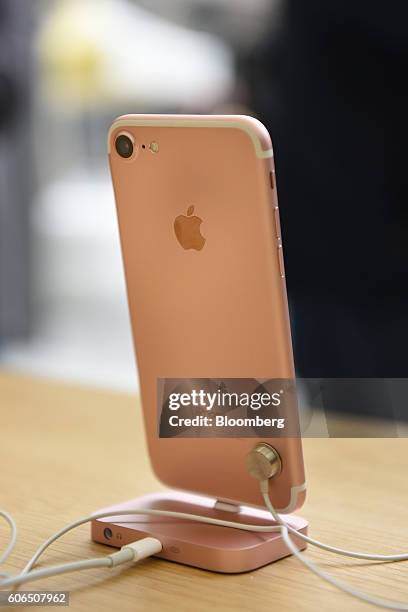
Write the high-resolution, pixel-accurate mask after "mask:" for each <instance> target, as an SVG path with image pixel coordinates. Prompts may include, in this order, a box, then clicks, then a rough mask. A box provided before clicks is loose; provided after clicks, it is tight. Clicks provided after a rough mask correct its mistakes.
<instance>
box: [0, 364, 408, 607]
mask: <svg viewBox="0 0 408 612" xmlns="http://www.w3.org/2000/svg"><path fill="white" fill-rule="evenodd" d="M304 447H305V461H306V469H307V477H308V487H309V488H308V500H307V502H306V505H305V507H304V509H303V514H304V516H306V518H308V519H309V521H310V524H311V528H310V533H311V535H312V536H314V537H317V538H320V539H322V540H323V541H326V542H328V543H331V544H333V545H338V546H343V547H349V548H356V549H358V550H362V551H367V552H368V551H372V552H374V551H375V552H384V553H392V552H394V553H395V552H402V550H404V549H408V527H407V521H406V518H407V502H408V487H407V457H408V440H407V439H355V438H354V439H331V440H327V439H307V440H305V441H304ZM0 466H1V467H0V507H2V508H4V509H5V510H8V511H9V512H11V513H12V514H13V516H14V517H15V518H16V520H17V522H18V527H19V539H18V546H17V548H16V551H15V553H14V554H13V556H12V557H11V559H10V560H9V562H8V563H7V564H6V566H5V569H6V571H7V570H8V571H11V572H16V571H17V570H19V569H21V568H22V567H23V565H24V563H25V561H26V560H27V559H28V557H29V556H30V555H31V554H32V553H33V552H34V550H35V548H36V547H37V546H38V545H39V544H40V543H41V542H42V541H43V540H44V539H45V538H47V537H48V536H49V535H50V534H51V533H53V532H54V531H56V530H57V529H59V528H61V527H62V526H64V525H65V524H66V523H67V522H70V521H72V520H74V519H76V518H78V517H81V516H83V515H84V514H87V513H90V512H92V511H94V510H96V509H98V508H100V507H104V506H108V505H110V504H113V503H115V502H119V501H123V500H125V499H129V498H131V497H136V496H137V495H139V494H143V493H146V492H149V491H154V490H157V489H159V488H162V487H161V485H160V484H158V482H157V481H156V479H155V477H154V476H153V474H152V472H151V469H150V466H149V463H148V460H147V457H146V452H145V442H144V435H143V429H142V420H141V412H140V405H139V402H138V399H137V398H136V397H132V396H129V395H122V394H118V393H110V392H105V391H95V390H87V389H81V388H75V387H70V386H66V385H62V384H57V383H49V382H47V381H40V380H34V379H30V378H24V377H19V376H16V375H13V374H11V373H4V372H3V373H2V374H0ZM7 538H8V532H7V528H6V527H5V526H4V525H3V523H0V547H1V548H3V547H4V546H5V544H6V542H7ZM109 550H111V549H108V548H107V547H104V546H101V545H99V544H94V543H92V542H91V541H90V539H89V527H88V526H84V527H82V528H79V529H77V530H76V531H75V532H72V533H71V534H68V535H67V536H65V538H63V539H62V540H61V541H59V542H58V543H56V544H55V545H54V546H53V547H52V549H51V550H50V551H49V552H48V553H47V554H46V555H45V557H44V562H47V563H55V562H61V561H68V560H74V559H78V558H85V557H89V556H94V555H97V554H104V553H105V552H108V551H109ZM307 554H308V555H310V557H311V558H312V559H314V560H316V561H319V562H320V563H321V564H322V567H324V568H325V569H328V570H329V571H331V572H332V573H333V575H335V576H337V577H339V578H342V579H344V580H347V581H349V582H350V583H351V584H353V585H354V586H355V587H358V588H361V589H367V590H369V591H370V592H372V593H376V594H377V595H382V596H388V597H394V598H399V599H404V597H405V599H406V600H407V601H408V593H407V590H406V589H404V585H405V584H406V576H407V572H408V567H406V566H405V564H403V563H398V564H393V565H390V564H387V565H381V564H374V563H365V562H362V561H357V560H352V559H347V558H342V557H334V556H329V555H328V554H326V553H323V552H321V551H319V550H313V549H312V548H309V549H308V551H307ZM27 588H29V589H30V588H31V589H33V590H37V589H45V588H47V589H55V590H57V589H66V590H69V591H70V592H71V606H70V609H71V610H75V611H87V612H88V611H92V610H98V611H105V610H109V611H111V610H121V611H127V610H149V611H152V610H164V611H167V610H168V611H176V610H177V611H184V610H185V611H190V610H192V609H194V610H210V609H211V610H212V611H214V610H248V611H252V610H256V611H257V612H259V611H263V610H265V611H266V610H268V611H270V610H279V612H286V611H299V610H302V611H303V610H304V611H313V612H315V611H316V610H318V609H321V610H328V609H330V610H331V612H335V611H337V610H339V611H340V610H341V611H343V610H344V609H345V608H347V609H348V610H350V611H354V610H368V609H370V606H368V605H367V604H363V603H359V602H356V601H354V600H353V599H351V598H349V597H347V596H346V595H343V594H342V593H339V592H337V591H336V590H334V589H333V588H331V587H330V586H329V585H326V584H324V583H322V582H321V581H319V579H317V578H316V577H314V576H313V575H311V574H310V573H309V572H308V571H307V570H306V569H304V568H303V567H302V566H300V565H299V563H298V562H297V560H296V559H293V558H288V559H285V560H282V561H279V562H277V563H275V564H272V565H269V566H267V567H265V568H262V569H260V570H257V571H256V572H253V573H249V574H241V575H231V576H224V575H217V574H212V573H210V572H205V571H201V570H198V569H194V568H189V567H184V566H179V565H176V564H172V563H168V562H165V561H161V560H157V559H149V560H146V561H145V562H143V563H141V564H140V565H138V566H134V567H130V568H128V569H121V568H118V569H117V570H114V571H109V570H104V569H101V570H90V571H87V572H82V573H78V574H71V575H67V576H63V577H57V578H52V579H48V580H44V581H42V582H39V583H33V584H32V586H31V585H27Z"/></svg>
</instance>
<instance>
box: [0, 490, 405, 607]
mask: <svg viewBox="0 0 408 612" xmlns="http://www.w3.org/2000/svg"><path fill="white" fill-rule="evenodd" d="M260 486H261V493H262V497H263V499H264V502H265V505H266V507H267V509H268V510H269V512H270V513H271V515H272V517H273V519H274V520H275V521H276V523H277V525H250V524H246V523H236V522H233V521H224V520H220V519H214V518H211V517H207V516H199V515H194V514H188V513H184V512H173V511H167V510H154V509H150V508H149V509H140V508H132V509H128V510H121V511H120V513H119V515H118V513H117V511H116V512H114V511H109V512H99V513H97V514H91V515H88V516H86V517H84V518H82V519H79V520H77V521H74V522H73V523H70V524H69V525H67V526H66V527H64V528H63V529H61V530H59V531H58V532H57V533H55V534H54V535H53V536H51V537H50V538H49V539H48V540H46V542H44V544H42V546H40V547H39V548H38V550H37V551H36V552H35V554H34V555H33V556H32V558H31V559H30V560H29V561H28V563H27V564H26V566H25V567H24V569H23V570H22V571H21V572H20V574H17V575H16V576H8V575H7V574H0V576H3V578H0V587H12V586H16V585H19V584H22V583H25V582H29V581H31V580H38V579H40V578H46V577H48V576H55V575H57V574H61V573H66V572H72V571H79V570H83V569H87V568H90V567H112V566H114V565H119V564H120V563H125V562H126V561H131V560H133V561H137V560H139V559H141V558H145V557H147V556H150V555H152V554H156V553H157V552H159V551H160V550H161V544H160V542H159V541H158V540H156V539H155V538H144V539H143V540H139V541H138V542H135V543H133V544H132V545H130V547H132V546H133V547H139V548H140V545H143V542H145V541H147V540H151V543H149V545H148V547H147V548H146V549H143V551H142V554H140V551H137V553H135V552H133V553H130V552H129V550H125V549H128V548H129V547H123V548H122V549H121V550H120V551H118V552H116V553H113V554H112V555H108V556H106V557H100V558H95V559H87V560H84V561H77V562H73V563H66V564H62V565H57V566H52V567H46V568H42V569H40V570H33V569H32V568H33V566H34V565H35V563H37V561H38V560H39V558H40V556H41V555H42V554H43V553H44V552H45V550H46V549H47V548H48V547H49V546H50V545H51V544H52V543H53V542H55V541H56V540H57V539H59V538H60V537H62V536H63V535H64V534H66V533H67V532H68V531H71V530H72V529H75V528H76V527H78V526H80V525H83V524H84V523H88V522H90V521H92V520H94V519H98V518H99V519H100V518H107V517H114V516H125V515H135V514H147V515H152V516H164V517H167V518H178V519H183V520H189V521H195V522H199V523H207V524H211V525H218V526H221V527H230V528H233V529H241V530H245V531H253V532H273V531H280V532H281V535H282V539H283V540H284V542H285V544H286V546H287V547H288V549H289V550H290V552H291V553H292V554H293V555H294V556H295V557H296V558H297V559H298V560H299V561H300V562H301V563H302V564H303V565H305V566H306V567H307V568H308V569H309V570H311V571H312V572H313V573H314V574H316V575H317V576H319V577H320V578H321V579H323V580H325V581H326V582H328V583H330V584H331V585H333V586H334V587H336V588H338V589H340V590H342V591H343V592H345V593H347V594H349V595H352V596H354V597H356V598H358V599H360V600H363V601H365V602H367V603H371V604H373V605H376V606H380V607H382V608H385V609H388V610H402V611H407V612H408V604H404V603H399V602H395V601H392V600H388V599H381V598H377V597H374V596H371V595H368V594H366V593H363V592H361V591H358V590H357V589H354V587H351V586H349V585H348V584H346V583H344V582H342V581H340V580H338V579H337V578H334V577H333V576H331V575H330V574H327V573H326V572H324V571H323V570H321V569H320V568H319V567H318V566H317V565H316V564H315V563H313V562H312V561H310V560H309V559H308V558H307V557H306V556H305V555H304V554H303V553H301V552H300V551H299V550H298V548H297V546H296V544H295V543H294V542H293V540H292V539H291V537H290V535H289V534H292V535H294V536H295V537H296V538H299V539H302V540H304V541H306V542H308V543H309V544H311V545H313V546H317V547H319V548H322V549H323V550H326V551H328V552H331V553H335V554H339V555H344V556H348V557H353V558H357V559H366V560H374V561H383V562H392V561H402V560H406V559H408V553H403V554H396V555H380V554H371V553H362V552H355V551H349V550H344V549H342V548H337V547H335V546H329V545H328V544H324V543H322V542H319V541H318V540H314V539H313V538H310V537H309V536H306V535H305V534H302V533H300V532H298V531H296V529H295V528H293V527H291V526H290V525H289V524H288V523H286V522H285V521H284V520H283V519H282V518H281V517H280V515H279V514H278V512H277V511H276V509H275V508H274V506H273V505H272V502H271V500H270V497H269V493H268V481H264V482H261V483H260ZM0 516H1V517H3V518H4V519H5V520H6V521H7V522H8V524H9V525H10V528H11V538H10V542H9V544H8V545H7V547H6V549H5V551H4V552H3V553H2V555H1V556H0V560H1V561H0V562H1V563H4V561H5V560H6V559H7V558H8V557H9V555H10V554H11V552H12V550H13V549H14V546H15V544H16V539H17V528H16V524H15V522H14V520H13V518H12V517H11V516H10V515H9V514H8V513H7V512H4V511H1V510H0ZM115 555H116V557H115ZM115 558H116V561H115Z"/></svg>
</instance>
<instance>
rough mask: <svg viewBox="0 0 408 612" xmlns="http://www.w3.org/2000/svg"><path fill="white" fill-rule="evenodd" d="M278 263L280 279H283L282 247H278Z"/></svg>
mask: <svg viewBox="0 0 408 612" xmlns="http://www.w3.org/2000/svg"><path fill="white" fill-rule="evenodd" d="M278 261H279V272H280V275H281V277H282V278H285V264H284V263H283V249H282V245H281V244H279V245H278Z"/></svg>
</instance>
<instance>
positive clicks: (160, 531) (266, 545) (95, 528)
mask: <svg viewBox="0 0 408 612" xmlns="http://www.w3.org/2000/svg"><path fill="white" fill-rule="evenodd" d="M216 505H217V506H218V507H217V508H216V507H215V506H216ZM220 507H222V508H224V507H225V509H219V508H220ZM132 508H140V509H143V508H156V509H158V510H173V511H178V512H188V513H189V514H197V515H203V516H209V517H213V518H217V519H223V520H227V521H236V522H239V523H250V524H254V525H267V524H269V523H270V524H271V525H273V524H274V521H273V520H272V519H271V517H270V514H269V512H267V511H266V510H261V509H257V508H249V507H241V508H239V509H238V508H234V506H229V505H228V504H225V505H224V504H219V503H216V501H215V500H214V499H210V498H208V497H201V496H198V495H190V494H187V493H180V492H178V491H166V492H163V493H154V494H152V495H145V496H144V497H138V498H137V499H133V500H130V501H128V502H124V503H122V504H118V505H115V506H112V507H110V508H104V509H102V510H101V512H103V511H109V510H115V511H116V510H118V516H114V517H109V518H104V519H96V520H94V521H92V539H93V540H95V542H100V543H102V544H107V545H109V546H115V547H120V546H123V545H124V544H128V543H129V542H133V541H135V540H138V539H140V538H144V537H146V536H153V537H155V538H158V539H159V540H160V541H161V542H162V544H163V550H162V552H161V553H160V554H159V555H157V557H160V558H161V559H167V560H168V561H176V562H177V563H183V564H185V565H192V566H194V567H200V568H202V569H206V570H211V571H214V572H224V573H238V572H248V571H250V570H254V569H257V568H258V567H262V566H263V565H267V564H268V563H271V562H272V561H277V560H278V559H282V558H283V557H287V556H289V554H290V553H289V551H288V549H287V548H286V546H285V544H284V542H283V541H282V538H281V536H280V533H279V532H271V533H266V532H263V533H262V532H249V531H242V530H238V529H231V528H228V527H218V526H216V525H206V524H204V523H194V522H192V521H191V522H190V521H186V520H182V519H173V518H163V517H155V516H147V515H145V514H142V513H141V514H137V513H136V512H135V515H122V516H121V515H120V511H121V510H124V509H132ZM286 520H287V521H288V523H289V524H290V525H292V526H293V527H295V528H296V529H297V530H299V531H301V532H302V533H307V527H308V523H307V521H306V520H305V519H303V518H300V517H298V516H294V515H286ZM109 530H110V531H109ZM294 540H295V541H296V544H297V546H298V547H299V549H300V550H303V549H304V548H306V545H305V543H304V542H302V541H301V540H299V539H297V538H294Z"/></svg>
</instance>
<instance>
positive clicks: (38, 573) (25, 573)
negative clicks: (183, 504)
mask: <svg viewBox="0 0 408 612" xmlns="http://www.w3.org/2000/svg"><path fill="white" fill-rule="evenodd" d="M135 514H148V515H152V516H163V517H167V518H178V519H184V520H188V521H195V522H199V523H207V524H211V525H218V526H220V527H232V528H234V529H242V530H245V531H254V532H259V531H263V532H273V531H280V530H281V527H280V526H279V525H264V526H263V525H250V524H246V523H236V522H232V521H223V520H221V519H214V518H211V517H208V516H197V515H195V514H188V513H185V512H173V511H170V510H154V509H152V508H149V509H144V508H142V509H141V508H132V509H128V510H120V512H119V514H118V511H116V512H114V511H112V510H111V511H109V512H98V513H96V514H90V515H89V516H85V517H84V518H81V519H79V520H78V521H74V522H73V523H70V524H69V525H67V526H66V527H64V528H63V529H61V530H60V531H58V532H57V533H55V534H54V535H53V536H51V537H50V538H49V539H48V540H46V542H44V544H42V546H40V548H39V549H38V550H37V551H36V552H35V554H34V555H33V556H32V558H31V559H30V560H29V562H28V563H27V565H26V566H25V567H24V569H23V570H22V571H21V572H20V573H19V574H17V575H15V576H9V575H6V574H3V576H4V578H3V579H0V587H14V586H17V585H21V584H23V583H26V582H30V581H33V580H39V579H40V578H47V577H49V576H56V575H58V574H63V573H67V572H74V571H79V570H83V569H89V568H94V567H114V566H116V565H119V564H121V563H126V562H127V561H140V560H141V559H145V558H146V557H149V556H152V555H155V554H157V553H159V552H160V551H161V550H162V544H161V542H160V541H159V540H157V539H156V538H143V539H141V540H137V541H136V542H133V543H132V544H129V545H127V546H123V547H122V548H121V549H120V551H118V552H116V553H113V554H112V555H107V557H96V558H94V559H86V560H84V561H76V562H73V563H65V564H62V565H55V566H52V567H46V568H43V569H40V570H33V569H32V568H33V566H34V565H35V563H37V561H38V560H39V558H40V556H41V555H42V554H43V553H44V551H45V550H46V549H47V548H48V547H49V546H50V545H51V544H52V543H53V542H55V541H56V540H58V539H59V538H60V537H62V536H63V535H64V534H66V533H68V531H71V530H72V529H75V528H76V527H79V526H80V525H83V524H84V523H89V522H90V521H92V520H94V519H101V518H107V517H114V516H116V517H118V516H125V515H135ZM0 516H2V517H3V518H5V519H6V520H7V522H8V523H9V525H10V526H11V529H12V537H11V539H10V543H9V544H8V546H7V549H6V550H5V551H4V553H3V555H2V556H1V559H2V563H4V561H6V559H7V558H8V557H9V555H10V554H11V552H12V551H13V549H14V546H15V544H16V534H17V530H16V525H15V522H14V520H13V519H12V518H11V516H10V515H9V514H8V513H7V512H4V511H2V510H0ZM129 548H131V551H129V550H128V549H129ZM121 553H123V554H121Z"/></svg>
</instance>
